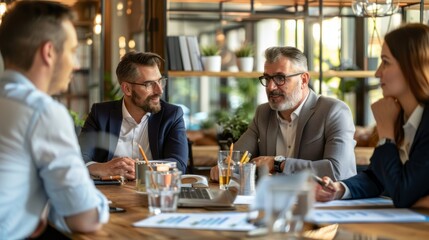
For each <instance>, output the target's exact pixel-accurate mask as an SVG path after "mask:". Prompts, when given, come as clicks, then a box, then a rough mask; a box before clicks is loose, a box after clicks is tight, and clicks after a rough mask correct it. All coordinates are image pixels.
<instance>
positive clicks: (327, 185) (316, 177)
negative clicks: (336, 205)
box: [312, 175, 336, 193]
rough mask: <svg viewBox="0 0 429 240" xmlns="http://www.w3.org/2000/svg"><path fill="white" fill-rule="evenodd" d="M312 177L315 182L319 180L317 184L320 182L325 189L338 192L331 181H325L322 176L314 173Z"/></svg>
mask: <svg viewBox="0 0 429 240" xmlns="http://www.w3.org/2000/svg"><path fill="white" fill-rule="evenodd" d="M312 177H313V180H314V181H315V182H317V184H319V185H320V186H321V187H322V188H323V190H325V191H328V192H332V193H334V192H336V190H335V189H334V187H333V186H332V185H330V184H329V183H326V182H324V181H323V179H322V178H320V177H318V176H316V175H312Z"/></svg>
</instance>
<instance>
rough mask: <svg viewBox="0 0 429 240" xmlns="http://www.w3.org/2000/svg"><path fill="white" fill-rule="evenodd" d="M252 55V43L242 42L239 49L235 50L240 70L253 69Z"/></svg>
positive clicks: (247, 70) (249, 70) (248, 70)
mask: <svg viewBox="0 0 429 240" xmlns="http://www.w3.org/2000/svg"><path fill="white" fill-rule="evenodd" d="M253 55H254V51H253V45H252V44H248V43H244V44H243V45H241V47H240V48H239V49H237V50H236V51H235V56H236V57H237V66H238V69H239V70H240V71H242V72H251V71H253V61H254V60H253Z"/></svg>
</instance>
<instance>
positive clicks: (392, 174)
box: [316, 23, 429, 207]
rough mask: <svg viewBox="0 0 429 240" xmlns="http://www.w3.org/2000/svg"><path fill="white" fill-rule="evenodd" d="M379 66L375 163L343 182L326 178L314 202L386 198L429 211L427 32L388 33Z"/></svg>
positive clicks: (416, 28)
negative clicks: (380, 91)
mask: <svg viewBox="0 0 429 240" xmlns="http://www.w3.org/2000/svg"><path fill="white" fill-rule="evenodd" d="M381 60H382V62H381V64H380V66H379V67H378V69H377V71H376V73H375V76H376V77H378V78H380V86H381V89H382V91H383V98H382V99H380V100H378V101H376V102H375V103H373V104H372V105H371V109H372V112H373V115H374V118H375V121H376V123H377V133H378V136H379V139H380V141H379V143H378V145H377V147H376V148H375V149H374V153H373V155H372V157H371V163H370V165H369V167H368V169H367V170H365V171H363V172H361V173H359V174H357V175H356V176H353V177H351V178H349V179H346V180H343V181H341V182H333V181H332V180H331V179H330V178H328V177H324V178H323V181H324V184H325V185H324V186H318V187H317V188H316V199H317V200H318V201H330V200H333V199H347V198H369V197H376V196H379V195H387V196H389V197H391V198H392V200H393V203H394V205H395V206H396V207H412V206H415V207H422V206H423V207H429V197H426V198H425V196H429V184H428V182H429V26H427V25H424V24H416V23H414V24H406V25H403V26H401V27H399V28H397V29H395V30H393V31H391V32H390V33H388V34H387V35H386V36H385V38H384V44H383V47H382V50H381ZM322 185H323V184H322Z"/></svg>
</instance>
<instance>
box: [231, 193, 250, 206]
mask: <svg viewBox="0 0 429 240" xmlns="http://www.w3.org/2000/svg"><path fill="white" fill-rule="evenodd" d="M254 201H255V196H254V195H252V196H245V195H237V197H236V198H235V200H234V204H243V205H251V204H253V202H254Z"/></svg>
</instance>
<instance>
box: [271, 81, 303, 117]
mask: <svg viewBox="0 0 429 240" xmlns="http://www.w3.org/2000/svg"><path fill="white" fill-rule="evenodd" d="M269 95H282V96H284V97H285V100H284V102H282V103H273V102H271V101H268V103H269V105H270V107H271V109H273V110H276V111H287V110H290V109H293V108H294V107H296V106H297V104H298V103H299V101H301V98H302V89H301V86H297V89H296V90H295V91H293V92H292V95H290V96H287V95H284V94H282V93H280V92H277V91H273V92H271V93H270V94H269Z"/></svg>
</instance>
